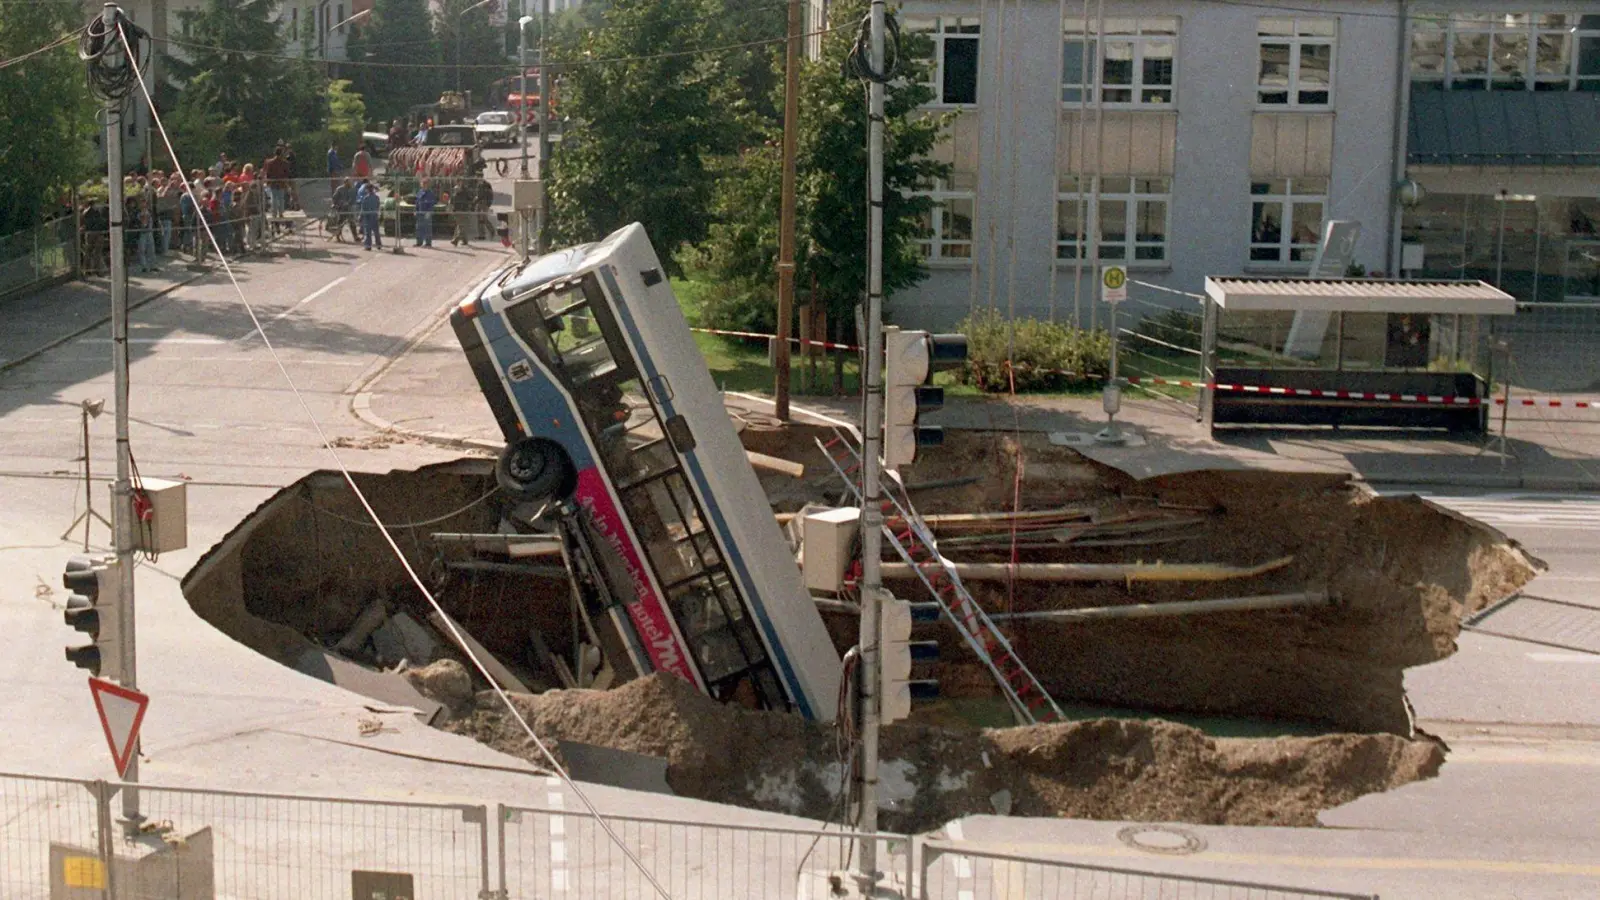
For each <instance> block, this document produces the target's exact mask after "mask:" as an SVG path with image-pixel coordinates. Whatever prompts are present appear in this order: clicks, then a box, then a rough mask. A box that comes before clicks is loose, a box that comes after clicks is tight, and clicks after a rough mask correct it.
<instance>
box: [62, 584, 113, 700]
mask: <svg viewBox="0 0 1600 900" xmlns="http://www.w3.org/2000/svg"><path fill="white" fill-rule="evenodd" d="M118 566H119V563H118V562H117V560H116V558H115V557H107V558H104V559H94V558H91V557H88V556H74V557H73V558H72V559H70V560H68V561H67V568H66V572H65V573H64V574H63V575H62V576H61V584H62V586H64V587H65V588H66V589H67V590H69V591H71V592H72V593H70V594H68V595H67V609H66V612H64V613H63V614H62V618H63V619H64V620H66V623H67V624H68V625H71V626H72V627H73V628H74V629H76V630H78V631H81V632H83V633H85V634H87V635H88V636H89V638H90V639H91V640H92V641H94V643H92V644H85V645H83V646H81V647H68V648H66V650H67V662H70V663H72V664H73V665H75V666H77V667H78V668H80V669H88V670H89V674H90V675H94V676H96V677H99V678H111V679H116V680H121V678H122V636H121V633H120V631H119V628H120V625H121V621H120V618H121V607H122V596H121V591H122V588H121V581H120V578H119V575H120V573H121V570H120V569H119V568H118Z"/></svg>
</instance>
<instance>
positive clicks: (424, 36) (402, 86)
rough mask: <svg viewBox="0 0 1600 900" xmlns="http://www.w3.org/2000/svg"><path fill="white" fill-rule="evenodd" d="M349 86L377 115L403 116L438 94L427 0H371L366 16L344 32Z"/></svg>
mask: <svg viewBox="0 0 1600 900" xmlns="http://www.w3.org/2000/svg"><path fill="white" fill-rule="evenodd" d="M346 53H347V55H348V56H349V58H350V61H351V62H354V63H358V64H359V63H376V64H377V65H354V66H351V67H350V68H351V70H352V73H351V78H350V81H351V85H352V86H353V87H354V88H355V89H356V92H357V93H359V94H361V96H362V97H364V98H365V99H366V104H367V110H368V111H369V112H371V113H372V114H373V115H374V116H375V117H376V118H377V119H378V120H380V121H388V120H389V119H393V118H397V117H399V116H403V115H405V114H406V113H407V112H408V111H409V110H410V109H411V107H413V106H416V105H418V104H422V103H431V102H433V101H435V100H437V99H439V87H440V84H441V83H442V82H441V70H440V69H438V68H430V67H432V66H437V65H438V64H439V39H438V37H437V36H436V35H435V34H434V32H433V21H432V18H431V17H430V15H429V13H428V3H427V0H376V2H375V3H374V5H373V9H372V15H371V16H369V17H368V18H367V19H366V20H365V21H364V22H362V23H361V28H360V29H359V30H357V31H356V33H354V34H352V35H351V36H350V41H349V43H348V44H347V45H346Z"/></svg>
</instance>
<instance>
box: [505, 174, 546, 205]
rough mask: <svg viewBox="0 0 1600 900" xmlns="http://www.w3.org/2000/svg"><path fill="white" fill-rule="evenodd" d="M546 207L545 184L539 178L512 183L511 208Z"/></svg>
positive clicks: (523, 179)
mask: <svg viewBox="0 0 1600 900" xmlns="http://www.w3.org/2000/svg"><path fill="white" fill-rule="evenodd" d="M542 205H544V182H542V181H540V180H539V179H537V178H518V179H517V180H516V181H513V182H511V208H512V209H537V208H538V207H540V206H542Z"/></svg>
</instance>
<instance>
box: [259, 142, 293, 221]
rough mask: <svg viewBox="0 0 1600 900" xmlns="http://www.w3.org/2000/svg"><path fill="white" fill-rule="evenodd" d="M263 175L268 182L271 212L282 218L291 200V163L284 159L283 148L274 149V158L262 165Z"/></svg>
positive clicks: (272, 214)
mask: <svg viewBox="0 0 1600 900" xmlns="http://www.w3.org/2000/svg"><path fill="white" fill-rule="evenodd" d="M261 177H262V178H264V179H266V182H267V196H268V198H269V199H270V201H271V205H270V212H269V214H270V215H271V216H272V217H273V218H281V217H282V216H283V211H284V210H285V209H287V208H288V201H289V163H288V162H286V161H285V160H284V158H283V151H282V150H274V151H272V158H270V159H268V160H267V161H266V162H265V163H264V164H262V166H261Z"/></svg>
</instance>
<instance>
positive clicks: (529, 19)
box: [517, 16, 533, 178]
mask: <svg viewBox="0 0 1600 900" xmlns="http://www.w3.org/2000/svg"><path fill="white" fill-rule="evenodd" d="M531 24H533V16H523V17H522V18H520V19H518V20H517V38H518V46H517V68H518V72H519V74H518V76H517V77H518V80H519V81H520V83H521V86H520V87H519V88H518V89H517V90H518V91H519V92H520V99H519V100H518V102H517V107H518V109H517V143H519V144H521V145H522V177H523V178H527V177H528V26H529V25H531Z"/></svg>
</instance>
